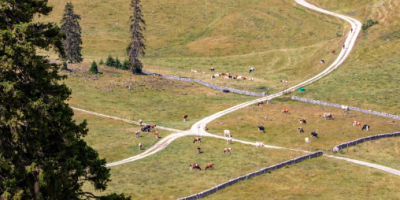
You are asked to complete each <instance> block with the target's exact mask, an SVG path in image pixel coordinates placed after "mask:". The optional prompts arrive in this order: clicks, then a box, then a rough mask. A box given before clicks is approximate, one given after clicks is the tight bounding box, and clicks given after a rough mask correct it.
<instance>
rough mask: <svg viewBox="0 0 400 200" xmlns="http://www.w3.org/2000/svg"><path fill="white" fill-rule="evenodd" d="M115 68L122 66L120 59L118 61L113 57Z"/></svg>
mask: <svg viewBox="0 0 400 200" xmlns="http://www.w3.org/2000/svg"><path fill="white" fill-rule="evenodd" d="M114 67H115V68H117V69H119V68H121V67H122V64H121V61H119V59H118V57H117V58H116V59H115V65H114Z"/></svg>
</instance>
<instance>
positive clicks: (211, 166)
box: [204, 163, 214, 170]
mask: <svg viewBox="0 0 400 200" xmlns="http://www.w3.org/2000/svg"><path fill="white" fill-rule="evenodd" d="M208 168H212V169H214V163H208V164H207V165H206V168H205V169H204V170H207V169H208Z"/></svg>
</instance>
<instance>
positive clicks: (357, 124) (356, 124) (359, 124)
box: [353, 121, 361, 126]
mask: <svg viewBox="0 0 400 200" xmlns="http://www.w3.org/2000/svg"><path fill="white" fill-rule="evenodd" d="M353 126H361V122H358V121H354V122H353Z"/></svg>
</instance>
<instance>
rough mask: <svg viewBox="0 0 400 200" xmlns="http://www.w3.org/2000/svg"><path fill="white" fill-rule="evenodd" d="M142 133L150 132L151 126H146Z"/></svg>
mask: <svg viewBox="0 0 400 200" xmlns="http://www.w3.org/2000/svg"><path fill="white" fill-rule="evenodd" d="M141 130H142V131H147V132H150V130H151V126H150V125H146V126H145V127H144V128H142V129H141Z"/></svg>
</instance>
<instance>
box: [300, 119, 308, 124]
mask: <svg viewBox="0 0 400 200" xmlns="http://www.w3.org/2000/svg"><path fill="white" fill-rule="evenodd" d="M299 121H300V124H306V123H307V121H306V119H300V120H299Z"/></svg>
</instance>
